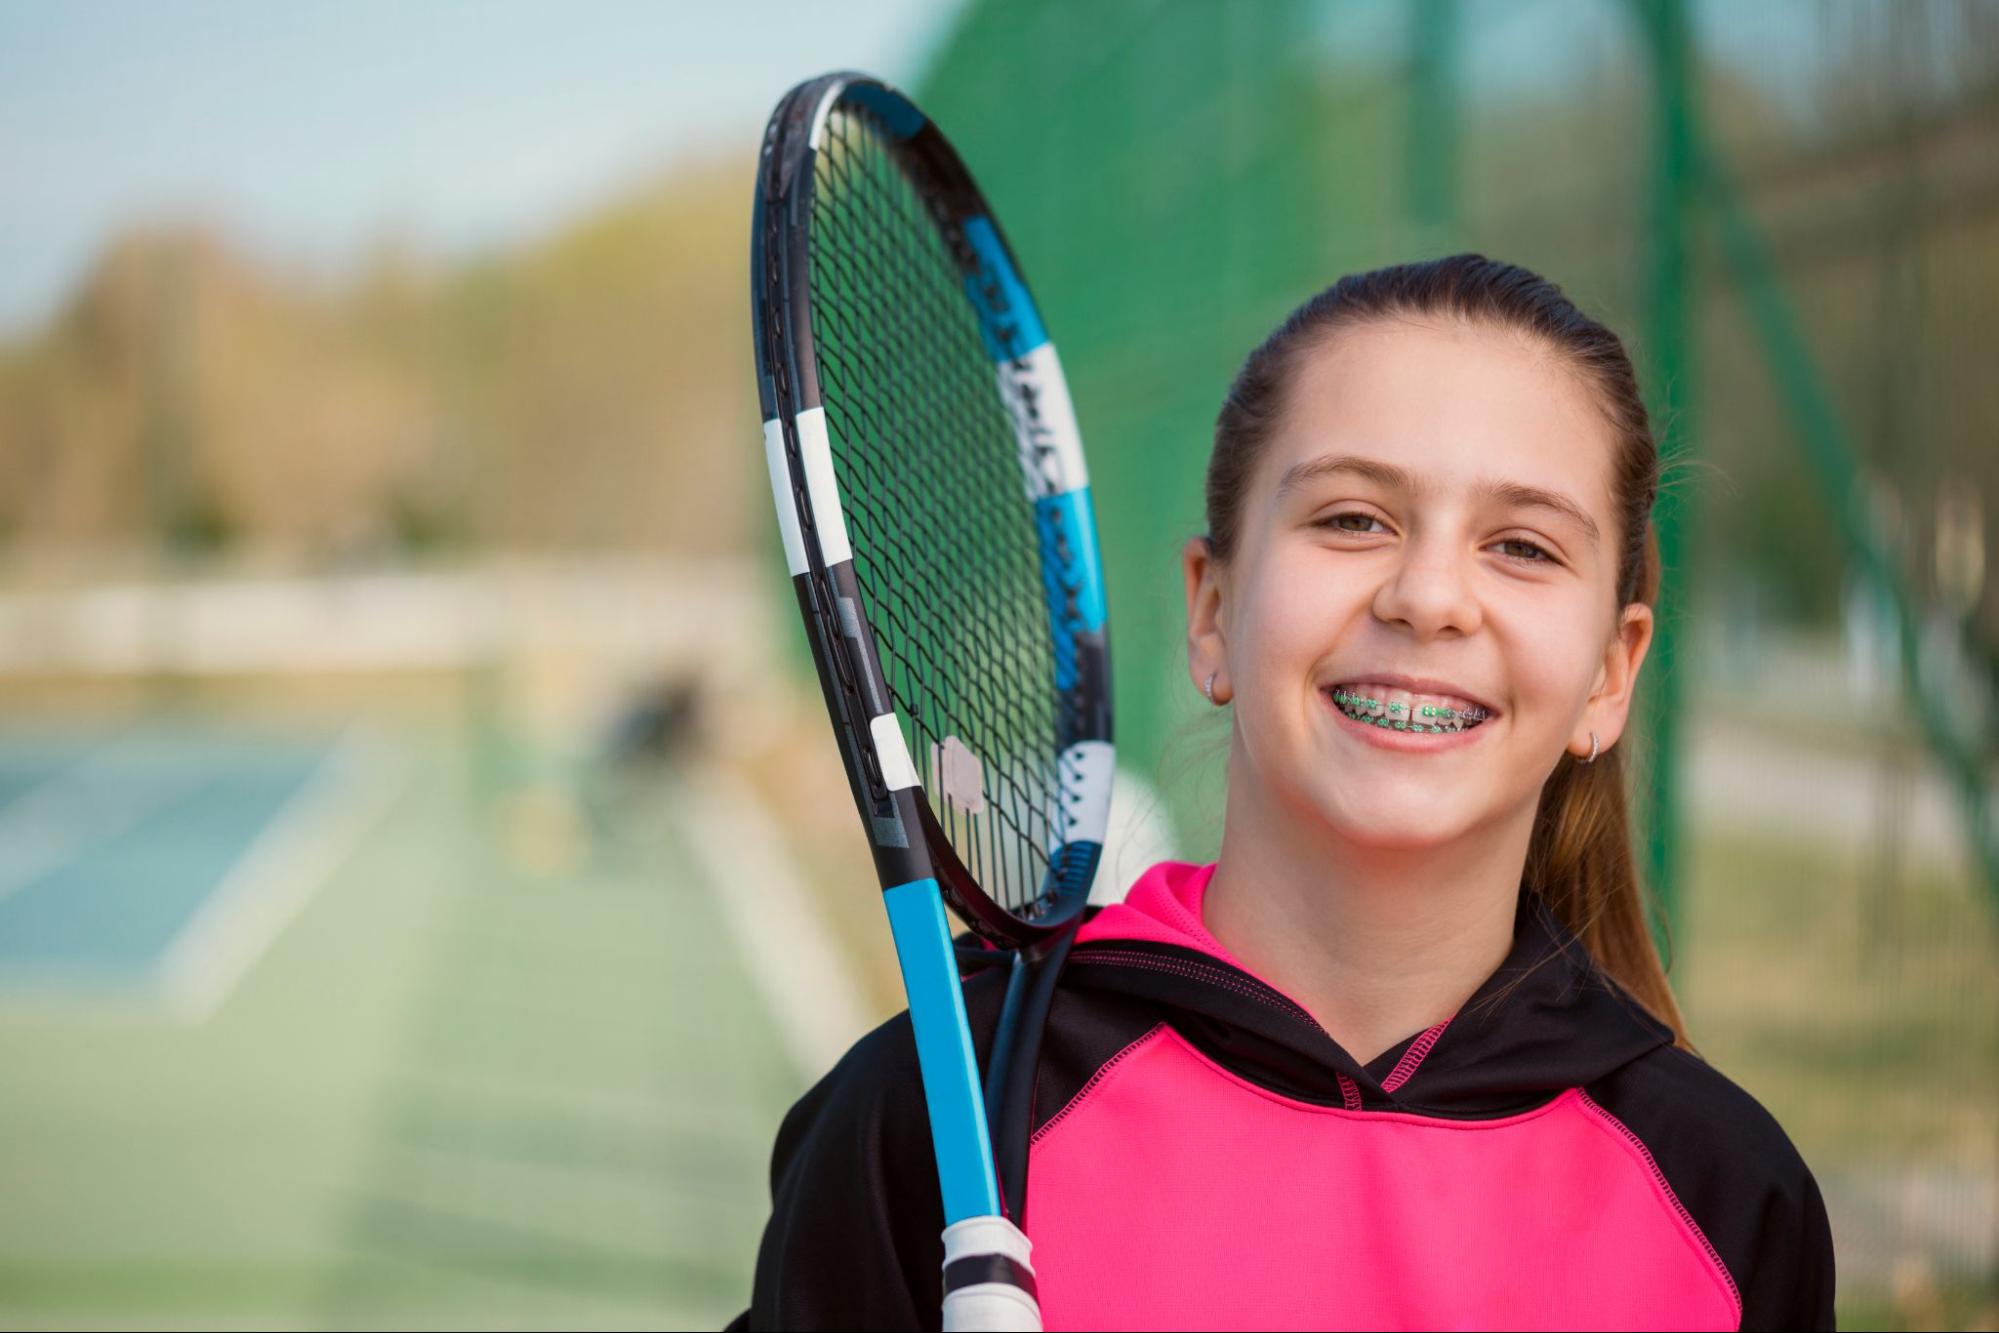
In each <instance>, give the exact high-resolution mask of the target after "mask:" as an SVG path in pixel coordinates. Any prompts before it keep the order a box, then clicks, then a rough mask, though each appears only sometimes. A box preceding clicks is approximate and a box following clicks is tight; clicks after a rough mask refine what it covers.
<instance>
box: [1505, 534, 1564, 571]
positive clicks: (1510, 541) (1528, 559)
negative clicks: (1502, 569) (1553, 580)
mask: <svg viewBox="0 0 1999 1333" xmlns="http://www.w3.org/2000/svg"><path fill="white" fill-rule="evenodd" d="M1494 544H1495V545H1497V546H1500V547H1508V546H1511V547H1517V548H1519V549H1522V550H1527V551H1531V552H1533V554H1532V555H1514V554H1512V553H1511V552H1508V553H1507V555H1506V558H1507V559H1508V560H1518V561H1520V562H1521V563H1522V564H1526V565H1542V564H1550V563H1552V562H1553V561H1554V559H1555V557H1553V556H1552V555H1549V554H1548V553H1547V552H1546V551H1545V550H1543V549H1542V548H1540V547H1539V546H1536V545H1535V544H1534V543H1533V542H1530V541H1528V540H1527V539H1526V538H1524V537H1505V538H1502V539H1500V540H1499V541H1498V542H1496V543H1494Z"/></svg>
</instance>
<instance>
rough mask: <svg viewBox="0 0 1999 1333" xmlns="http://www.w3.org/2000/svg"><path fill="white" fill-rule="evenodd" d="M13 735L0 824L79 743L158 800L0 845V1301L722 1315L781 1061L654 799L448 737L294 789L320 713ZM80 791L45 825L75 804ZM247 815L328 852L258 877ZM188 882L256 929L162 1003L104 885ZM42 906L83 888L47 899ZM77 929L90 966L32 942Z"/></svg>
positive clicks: (38, 1315) (73, 1310)
mask: <svg viewBox="0 0 1999 1333" xmlns="http://www.w3.org/2000/svg"><path fill="white" fill-rule="evenodd" d="M15 741H16V743H15V744H13V745H0V755H4V758H0V801H4V804H0V831H4V830H5V829H6V827H7V826H6V819H7V811H8V810H9V809H10V808H14V807H17V806H18V804H19V803H20V802H23V801H28V800H33V799H36V794H37V792H38V791H39V792H40V793H41V799H43V800H44V802H45V803H46V804H50V805H51V806H60V805H62V804H63V802H62V801H61V800H60V799H57V798H60V797H61V794H62V793H61V789H60V788H58V789H56V797H55V798H52V797H50V795H49V790H50V789H49V787H48V785H47V784H48V783H49V782H51V781H58V782H59V781H60V780H61V774H62V773H63V772H64V771H65V768H66V766H68V765H73V764H76V763H79V762H86V761H87V759H88V756H89V755H90V754H99V755H100V756H101V755H102V754H104V753H106V752H107V751H106V750H105V749H104V747H105V746H107V745H122V746H125V747H127V749H128V751H132V750H133V747H136V752H139V753H143V754H144V755H145V756H147V760H146V763H145V764H142V765H140V766H139V767H141V768H144V769H145V770H146V772H148V773H149V774H151V778H152V780H154V781H155V782H156V784H164V785H165V786H167V787H174V792H173V794H171V795H162V794H161V792H160V791H158V790H153V789H148V790H149V791H150V795H149V797H148V802H150V803H149V804H148V803H147V802H141V801H139V800H138V799H137V798H136V797H133V798H132V799H131V800H129V801H128V805H129V806H131V807H135V808H136V807H137V806H139V805H141V804H146V805H147V811H149V812H150V813H147V812H141V813H138V814H134V812H133V809H125V810H123V812H122V815H121V818H123V825H122V827H123V832H122V833H120V834H118V835H117V838H116V839H108V840H107V839H104V838H97V837H83V836H78V837H77V838H75V839H74V840H73V844H72V845H67V846H68V851H69V853H70V854H69V855H68V856H66V857H62V858H56V857H55V856H54V852H53V851H49V850H47V849H44V850H42V851H41V852H38V853H37V855H40V856H41V857H42V858H43V859H44V860H47V861H50V865H49V866H47V867H46V868H44V869H43V872H42V873H41V874H39V875H29V874H28V872H29V871H32V870H34V869H35V868H36V864H39V863H35V864H30V863H29V862H28V861H27V860H26V859H25V858H26V857H27V853H26V852H25V851H22V850H20V846H21V845H25V844H20V845H17V844H19V839H18V837H17V839H16V843H15V844H7V843H0V875H5V874H6V873H7V866H8V865H10V864H18V865H20V866H22V867H24V868H23V870H22V871H21V874H19V875H17V876H16V878H25V879H26V882H24V883H23V884H21V885H18V886H16V887H15V889H14V891H13V892H11V893H7V894H5V896H4V897H0V913H4V911H5V910H6V909H7V908H8V907H9V905H10V903H11V905H12V906H13V907H14V908H15V909H17V911H16V916H15V917H13V918H9V917H6V916H4V915H0V930H4V931H5V934H4V935H0V982H5V983H8V985H7V989H6V993H5V997H4V999H0V1069H4V1070H5V1081H4V1084H0V1143H4V1144H5V1148H4V1151H0V1198H4V1199H5V1200H6V1206H5V1207H4V1208H0V1325H4V1326H8V1327H44V1328H45V1327H75V1328H83V1327H107V1326H146V1327H162V1326H166V1327H354V1326H367V1327H388V1326H398V1327H403V1326H427V1327H465V1326H477V1327H543V1326H548V1327H556V1326H560V1327H597V1326H606V1327H625V1326H644V1327H659V1326H713V1325H716V1324H718V1323H720V1322H722V1321H724V1320H726V1319H727V1318H729V1317H731V1316H732V1315H733V1314H734V1313H735V1312H736V1311H737V1310H738V1309H740V1308H741V1307H742V1305H743V1304H744V1303H746V1301H747V1298H748V1291H749V1279H750V1271H751V1267H752V1264H753V1262H754V1257H755V1247H756V1242H757V1237H758V1234H759V1231H760V1228H761V1226H762V1223H763V1220H764V1213H765V1208H766V1200H767V1191H766V1184H765V1168H766V1161H767V1155H768V1152H769V1148H770V1143H771V1139H772V1136H773V1134H774V1133H775V1130H776V1127H777V1122H778V1119H779V1117H780V1116H781V1115H782V1113H783V1110H784V1108H785V1107H786V1106H787V1105H788V1104H789V1102H790V1100H791V1099H792V1098H793V1097H794V1096H796V1094H797V1092H798V1091H799V1090H800V1081H799V1076H798V1074H797V1072H796V1070H795V1069H794V1068H793V1067H792V1066H791V1065H790V1064H789V1063H788V1061H787V1059H786V1057H785V1056H784V1055H783V1053H782V1048H781V1046H780V1044H779V1042H778V1040H777V1034H776V1032H775V1030H774V1028H773V1027H772V1025H771V1020H770V1019H769V1018H768V1017H767V1016H766V1012H765V1010H764V1008H763V1006H762V1004H761V1003H760V1001H759V998H758V996H757V994H756V993H755V992H754V991H753V990H752V988H751V984H750V981H749V979H748V974H747V973H746V972H745V971H744V969H743V967H742V965H741V963H740V961H739V960H738V959H737V958H736V957H735V955H734V953H733V951H732V949H731V948H730V947H729V946H728V945H727V943H726V937H725V936H724V934H723V932H722V927H721V924H720V922H719V920H718V918H717V916H716V913H715V910H714V907H713V899H712V897H711V893H710V888H709V886H706V885H703V884H702V883H699V882H697V881H696V880H695V879H693V878H692V877H691V874H690V872H689V871H688V870H686V869H685V864H686V858H685V857H684V855H683V854H682V850H681V845H680V835H679V832H678V831H677V830H676V828H675V827H674V825H673V822H672V816H671V810H670V808H669V807H668V806H667V805H666V803H665V802H664V801H662V800H659V799H658V797H657V796H656V795H651V794H648V792H647V791H646V790H642V789H641V790H627V791H625V792H623V793H622V794H621V796H620V798H619V800H618V802H616V803H615V804H614V805H611V806H605V807H604V808H602V809H600V810H599V811H598V813H595V814H593V813H592V812H591V808H590V807H589V805H588V804H587V803H582V802H577V801H574V800H571V799H570V798H569V797H567V796H566V795H564V794H563V792H562V791H561V790H557V789H553V788H551V789H547V790H541V791H538V792H530V793H527V794H526V795H522V794H520V793H516V794H515V795H513V796H511V797H509V796H506V795H504V794H496V795H494V796H492V797H490V798H488V799H480V798H479V796H478V795H477V793H476V791H475V788H477V787H478V785H479V784H477V783H475V782H474V781H473V780H472V774H471V771H470V769H469V768H468V765H467V764H466V762H465V754H466V751H465V750H464V749H463V748H462V747H460V746H458V745H455V744H451V743H448V742H443V743H441V742H440V740H437V739H433V740H432V741H430V742H427V743H426V742H424V741H423V740H421V739H420V738H415V737H411V736H395V737H388V738H382V737H377V738H376V740H375V743H374V744H373V745H372V746H370V747H367V748H366V749H365V751H363V753H365V755H366V758H365V759H364V760H358V761H354V760H351V754H352V753H353V751H352V750H351V749H350V750H349V751H347V753H349V754H350V762H349V763H348V766H347V769H346V772H345V778H344V780H345V781H346V782H347V784H348V790H349V792H350V794H354V795H357V796H358V798H360V799H358V802H357V801H352V800H350V801H347V802H344V803H343V802H342V801H339V800H332V801H328V802H326V803H325V804H324V805H323V806H321V807H317V808H315V807H311V806H309V805H308V806H302V805H301V804H300V802H301V801H305V800H306V799H307V794H308V793H309V791H310V789H311V787H312V775H313V774H314V773H316V772H320V773H323V772H324V771H325V764H326V760H327V756H329V755H331V754H333V753H335V751H336V748H337V747H335V746H333V745H332V738H331V737H329V736H327V735H323V734H322V735H292V736H280V735H275V734H266V733H257V732H252V731H246V730H244V729H242V728H231V729H225V730H217V729H213V728H210V729H209V730H207V731H203V730H202V729H201V728H199V727H194V726H191V727H183V728H181V729H179V730H178V731H173V732H166V731H158V730H154V731H150V732H147V733H145V734H144V735H141V736H137V737H134V736H133V735H129V734H128V735H124V736H122V737H120V736H104V737H90V738H79V739H78V742H77V743H76V744H74V745H70V746H68V747H67V748H66V747H65V745H64V744H62V743H60V738H57V739H56V740H51V739H49V738H48V737H43V738H42V740H41V741H40V742H36V743H31V742H29V741H27V740H24V739H22V738H20V737H18V736H17V737H15ZM38 745H39V749H38V748H37V746H38ZM112 752H113V753H115V751H112ZM218 756H225V759H221V760H219V759H218ZM244 756H249V759H247V760H246V759H245V758H244ZM227 757H233V759H231V758H227ZM260 765H261V767H260ZM112 767H113V768H114V769H117V770H118V771H120V772H123V771H125V768H126V767H128V766H124V765H120V764H117V763H113V765H112ZM218 773H229V774H234V777H233V778H232V779H229V780H224V779H223V778H220V777H218ZM127 776H128V777H129V774H128V775H127ZM175 778H177V779H179V780H180V785H179V786H177V787H176V786H175V784H174V782H172V781H169V779H175ZM136 782H137V780H136V779H134V780H132V781H130V782H127V783H126V784H125V788H126V789H131V788H133V787H134V785H135V783H136ZM232 782H233V785H231V784H232ZM112 785H113V786H116V785H117V784H115V783H114V784H112ZM138 785H143V784H138ZM322 785H323V784H322ZM81 790H86V791H97V792H100V793H102V792H103V791H106V790H109V788H105V787H103V786H102V785H98V786H91V785H90V784H84V786H83V787H82V788H81ZM203 792H205V793H206V795H203V794H202V793H203ZM73 794H74V793H72V795H73ZM128 795H129V790H128ZM371 796H373V797H377V798H379V799H376V800H374V802H373V804H372V805H371V804H370V802H369V799H368V798H369V797H371ZM70 804H72V805H73V804H74V802H73V801H72V802H71V803H70ZM107 804H108V798H103V797H101V795H100V799H99V800H98V801H97V802H96V805H97V806H98V807H99V808H98V809H97V811H96V813H95V814H94V815H92V814H91V813H90V812H88V811H84V812H73V813H72V816H71V818H72V820H73V822H76V823H77V824H78V826H79V828H82V829H84V830H86V831H88V830H91V829H100V830H101V829H103V828H109V827H110V825H111V822H112V821H111V820H110V819H109V817H108V815H106V813H105V807H106V806H107ZM225 808H226V809H227V810H229V811H233V812H234V815H233V822H231V819H228V818H224V817H223V815H222V814H221V813H219V812H220V811H222V810H223V809H225ZM357 810H358V811H360V814H359V815H357V814H356V813H355V812H356V811H357ZM93 819H94V820H95V821H96V822H95V823H92V820H93ZM342 820H345V821H346V822H345V823H344V824H343V823H342V822H341V821H342ZM315 821H317V822H318V823H320V824H327V823H331V824H332V825H334V826H335V831H336V835H335V836H334V837H332V838H331V839H330V840H329V839H328V838H326V837H319V838H318V839H317V841H315ZM37 823H38V826H41V827H47V825H46V823H45V822H43V821H37ZM273 828H288V831H287V832H286V837H287V838H291V839H294V841H289V842H283V841H281V842H280V844H279V845H277V846H276V847H275V850H273V845H272V843H271V841H270V839H271V837H273V836H274V835H272V834H271V832H270V831H271V830H272V829H273ZM17 833H18V830H17ZM119 839H122V842H119V841H118V840H119ZM259 839H264V842H263V844H262V845H263V847H264V852H263V861H264V862H266V863H272V862H275V863H277V864H278V867H279V870H282V865H283V863H285V862H287V861H288V860H289V861H297V860H299V859H300V857H297V856H292V857H288V856H287V855H286V854H285V853H286V852H287V850H288V849H296V848H305V849H308V851H309V852H310V855H309V856H304V858H303V859H305V860H307V861H313V860H314V858H317V861H316V863H317V864H323V865H324V866H325V867H326V870H327V873H326V874H324V875H322V876H320V877H319V878H318V880H317V882H315V883H311V884H305V885H303V886H301V885H299V884H297V883H289V884H288V883H286V882H285V880H284V876H283V874H282V873H278V874H276V877H275V881H274V882H275V884H276V887H275V888H271V889H269V890H268V893H266V892H265V890H263V889H260V888H259V886H258V884H257V883H256V882H255V881H256V879H257V875H256V874H255V873H254V872H255V868H256V865H257V864H258V862H257V856H258V854H259V853H258V848H259V845H260V844H259ZM111 842H118V848H117V850H116V851H115V854H114V853H113V852H112V851H111V850H110V843H111ZM10 847H11V848H12V849H13V850H11V851H10V850H7V849H8V848H10ZM55 850H57V851H60V850H63V848H57V849H55ZM9 856H12V857H14V861H12V862H9V861H7V859H6V858H7V857H9ZM91 858H97V861H96V862H94V863H93V862H91ZM246 865H247V866H248V867H249V869H247V870H246V868H245V867H246ZM50 876H56V877H64V876H66V877H67V878H66V879H64V880H63V884H64V886H65V887H64V888H63V890H62V892H61V894H60V895H54V894H53V893H52V892H50V891H48V888H47V883H46V881H47V879H48V878H49V877H50ZM204 876H205V877H206V878H205V881H204V882H205V883H206V885H207V888H208V889H209V890H210V892H211V895H222V896H227V895H230V894H233V895H235V896H236V897H237V898H239V899H240V900H241V903H243V904H247V906H244V907H242V910H241V911H239V912H237V913H236V914H235V915H236V916H237V917H238V918H239V919H242V920H246V921H247V922H248V923H249V925H248V926H247V927H245V928H244V929H243V930H239V931H236V932H235V936H246V935H247V937H248V938H249V939H250V940H251V942H252V943H253V944H256V946H257V947H256V948H255V951H254V956H252V957H247V958H245V959H243V961H242V963H241V968H240V979H238V980H236V981H235V983H234V984H233V985H232V986H230V987H228V988H227V989H226V991H222V992H221V993H213V988H211V991H210V992H203V993H201V994H200V995H199V996H198V1001H199V1002H198V1003H196V1004H194V1005H192V1006H190V1004H189V1003H187V1002H185V1000H184V997H183V998H179V999H177V998H176V995H175V994H174V993H173V989H172V987H171V986H170V985H167V984H166V983H165V982H163V981H162V980H161V977H162V975H163V974H162V973H160V972H159V971H158V969H157V968H154V969H153V970H151V971H149V970H148V969H149V968H152V967H153V963H156V962H157V960H158V959H159V958H160V957H161V956H163V954H171V952H172V949H171V945H172V931H171V929H170V928H169V927H168V926H163V925H162V924H161V923H160V921H158V920H152V921H150V922H149V923H143V922H135V920H134V913H133V912H132V910H131V907H130V903H131V899H132V897H133V895H134V894H136V895H137V898H138V899H139V900H141V901H146V900H149V899H155V898H159V897H162V896H170V895H171V894H172V893H180V894H183V895H184V896H185V895H186V894H188V893H190V892H194V891H193V890H191V889H190V888H189V886H190V885H191V884H193V883H194V882H195V881H197V880H203V877H204ZM296 878H297V877H296V876H294V879H296ZM0 884H4V881H0ZM142 889H143V890H147V891H146V892H140V890H142ZM260 894H264V895H265V896H263V897H260V896H259V895H260ZM273 895H274V896H273ZM194 896H195V897H196V898H199V897H200V894H199V893H198V892H194ZM55 897H60V898H61V899H63V900H66V901H68V902H70V903H72V904H74V903H77V902H84V901H89V902H96V903H97V904H98V907H97V908H94V909H91V910H84V911H72V912H71V913H70V916H69V917H68V918H67V919H66V920H65V921H58V922H54V924H50V922H51V920H52V916H51V914H54V915H60V913H56V912H55V908H54V906H52V905H51V899H52V898H55ZM274 901H275V902H277V903H278V907H279V908H282V912H279V910H278V908H273V907H271V906H270V904H271V903H272V902H274ZM37 902H41V904H42V906H41V907H40V908H38V909H37V912H38V914H34V915H30V914H28V913H27V912H26V911H25V909H26V908H29V907H32V906H35V904H36V903H37ZM260 903H261V904H262V906H260V905H259V904H260ZM182 906H183V908H185V906H186V903H185V902H183V904H182ZM162 910H163V909H162ZM159 914H160V913H158V912H156V913H155V915H156V916H157V915H159ZM260 914H261V918H269V917H272V916H273V915H274V914H275V915H281V916H282V918H283V919H282V920H280V921H276V922H273V921H271V920H267V919H261V918H260ZM141 915H143V914H141ZM165 915H167V916H171V915H172V913H166V914H165ZM188 916H189V913H187V912H186V911H182V912H181V918H180V919H185V918H187V917H188ZM24 923H26V924H24ZM37 923H39V924H37ZM30 925H33V926H34V927H35V929H34V930H30V929H29V926H30ZM141 925H144V928H143V929H142V928H141ZM280 926H281V927H282V928H278V927H280ZM36 930H39V931H40V933H39V934H36V933H35V931H36ZM148 932H150V933H148ZM223 935H224V936H225V937H230V932H226V931H225V932H223ZM92 941H96V944H95V945H93V946H92V947H96V948H97V954H96V955H91V956H93V957H95V959H96V962H95V963H94V964H93V967H94V970H91V969H82V968H77V967H67V966H65V967H62V968H51V967H42V966H39V965H38V962H37V960H38V959H40V960H43V961H46V959H47V958H50V957H55V956H57V955H58V954H59V953H60V951H61V949H62V948H69V949H70V950H71V952H72V954H73V955H76V956H84V955H90V952H91V950H90V948H88V947H85V946H86V945H91V942H92ZM232 947H235V948H236V949H237V950H238V952H241V951H242V949H243V947H244V946H243V945H242V944H241V943H240V940H239V942H238V943H237V944H236V945H234V946H232ZM79 951H80V952H79ZM106 959H110V960H111V961H109V962H107V961H105V960H106ZM148 960H153V962H148ZM114 964H115V965H114ZM58 974H60V975H58Z"/></svg>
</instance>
